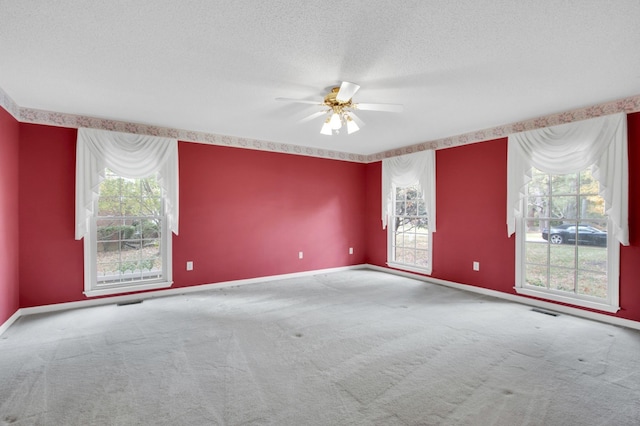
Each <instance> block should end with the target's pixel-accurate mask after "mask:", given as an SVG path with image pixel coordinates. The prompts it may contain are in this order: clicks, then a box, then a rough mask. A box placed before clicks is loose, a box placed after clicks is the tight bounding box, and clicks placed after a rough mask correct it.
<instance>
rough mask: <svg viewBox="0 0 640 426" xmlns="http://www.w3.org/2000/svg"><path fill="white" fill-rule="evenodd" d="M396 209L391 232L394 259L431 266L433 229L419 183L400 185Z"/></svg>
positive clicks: (399, 261) (409, 263) (395, 260)
mask: <svg viewBox="0 0 640 426" xmlns="http://www.w3.org/2000/svg"><path fill="white" fill-rule="evenodd" d="M395 195H396V199H395V202H394V206H395V211H394V212H393V217H392V218H391V223H392V226H389V231H390V232H391V233H392V234H393V235H389V241H390V242H391V247H390V249H389V250H390V251H389V260H390V261H392V262H397V263H402V264H405V265H413V266H419V267H428V264H429V229H428V224H427V217H426V213H427V212H426V207H425V203H424V200H423V199H422V192H421V191H418V190H417V187H416V186H411V187H402V188H396V191H395Z"/></svg>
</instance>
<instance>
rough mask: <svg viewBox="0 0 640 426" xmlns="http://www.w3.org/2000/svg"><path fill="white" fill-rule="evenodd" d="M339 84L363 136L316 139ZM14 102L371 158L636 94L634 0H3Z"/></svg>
mask: <svg viewBox="0 0 640 426" xmlns="http://www.w3.org/2000/svg"><path fill="white" fill-rule="evenodd" d="M343 80H347V81H351V82H355V83H357V84H359V85H361V89H360V91H359V92H358V93H357V94H356V96H355V97H354V100H355V101H356V102H375V103H378V102H379V103H399V104H403V105H404V112H403V113H399V114H395V113H385V112H373V111H361V112H359V113H358V115H359V116H360V118H361V119H362V120H363V121H364V122H365V123H366V126H364V127H363V128H362V130H361V131H360V132H358V133H355V134H352V135H347V134H346V132H343V133H341V134H339V135H337V136H324V135H320V134H319V130H320V127H321V124H322V118H318V119H316V120H313V121H311V122H307V123H303V124H300V123H297V122H296V120H298V119H300V118H302V117H305V116H306V115H309V114H311V113H313V112H315V111H317V107H315V106H313V105H306V104H295V103H284V102H277V101H275V98H276V97H288V98H300V99H306V100H318V101H320V100H321V99H322V97H323V96H324V94H325V93H326V91H327V89H329V88H330V87H331V86H334V85H337V84H339V82H340V81H343ZM0 88H2V89H3V90H4V91H5V92H6V93H7V94H8V95H9V96H10V97H11V98H12V99H13V100H14V101H15V102H16V103H17V104H18V105H19V106H20V107H24V108H33V109H41V110H46V111H54V112H61V113H67V114H80V115H86V116H93V117H98V118H108V119H114V120H122V121H128V122H134V123H143V124H151V125H159V126H166V127H172V128H177V129H185V130H193V131H198V132H208V133H213V134H218V135H229V136H236V137H244V138H252V139H258V140H262V141H266V142H279V143H287V144H293V145H298V146H308V147H315V148H322V149H329V150H336V151H342V152H348V153H356V154H364V155H368V154H372V153H378V152H381V151H385V150H389V149H394V148H399V147H404V146H408V145H413V144H416V143H420V142H425V141H430V140H435V139H439V138H443V137H448V136H454V135H459V134H462V133H467V132H472V131H475V130H479V129H486V128H490V127H494V126H499V125H503V124H508V123H513V122H516V121H520V120H526V119H531V118H535V117H538V116H541V115H544V114H551V113H556V112H561V111H566V110H570V109H575V108H581V107H585V106H589V105H594V104H598V103H602V102H607V101H611V100H615V99H620V98H623V97H626V96H632V95H638V94H640V1H638V0H618V1H611V2H606V1H601V0H576V1H568V0H566V1H558V0H535V1H513V0H490V1H478V0H456V1H449V0H442V1H380V0H378V1H371V0H367V1H364V0H362V1H350V2H344V1H334V0H323V1H285V0H268V1H267V0H264V1H262V0H251V1H248V0H246V1H237V0H235V1H228V0H227V1H212V0H184V1H180V2H177V1H167V0H139V1H131V0H111V1H108V2H107V1H104V2H86V1H81V0H75V1H74V0H58V1H45V0H30V1H19V0H0Z"/></svg>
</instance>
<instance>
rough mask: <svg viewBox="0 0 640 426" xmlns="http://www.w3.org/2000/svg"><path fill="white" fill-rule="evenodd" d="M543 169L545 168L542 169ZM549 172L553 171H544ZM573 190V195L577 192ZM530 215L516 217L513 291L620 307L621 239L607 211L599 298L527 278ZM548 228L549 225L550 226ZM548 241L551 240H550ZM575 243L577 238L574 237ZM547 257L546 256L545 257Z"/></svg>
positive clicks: (607, 308)
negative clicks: (604, 274)
mask: <svg viewBox="0 0 640 426" xmlns="http://www.w3.org/2000/svg"><path fill="white" fill-rule="evenodd" d="M543 173H544V172H543ZM546 174H548V175H552V174H549V173H546ZM579 195H580V194H579V193H576V196H579ZM526 201H527V198H526V197H523V198H521V199H520V203H521V206H520V208H521V211H526V206H525V203H526ZM528 219H529V218H528V217H526V215H525V217H521V216H518V217H516V218H515V221H516V232H515V234H516V265H515V266H516V268H515V269H516V280H515V281H516V282H515V287H514V289H515V291H516V293H518V294H522V295H525V296H531V297H536V298H539V299H544V300H550V301H554V302H560V303H565V304H570V305H574V306H580V307H583V308H589V309H594V310H598V311H604V312H609V313H616V312H618V311H619V310H620V243H619V241H618V240H617V239H616V238H615V225H614V223H613V221H612V220H611V218H610V217H609V216H608V215H607V217H606V224H607V249H606V250H607V296H606V297H605V298H599V297H594V296H588V295H581V294H577V293H574V294H571V293H569V292H565V291H562V290H556V289H549V288H541V287H538V286H534V285H531V284H527V282H526V239H527V238H526V234H527V233H526V223H527V220H528ZM581 221H585V222H588V221H589V219H588V218H583V219H581V218H576V223H577V225H579V224H580V222H581ZM549 228H550V227H549ZM549 244H550V243H549ZM575 244H576V245H577V244H578V242H577V241H576V243H575ZM547 261H549V259H548V260H547Z"/></svg>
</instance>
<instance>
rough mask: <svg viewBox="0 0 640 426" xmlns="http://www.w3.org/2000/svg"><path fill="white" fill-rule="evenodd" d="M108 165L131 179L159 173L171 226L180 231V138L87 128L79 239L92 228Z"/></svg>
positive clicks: (80, 162) (79, 153) (80, 160)
mask: <svg viewBox="0 0 640 426" xmlns="http://www.w3.org/2000/svg"><path fill="white" fill-rule="evenodd" d="M105 168H109V169H110V170H112V171H113V172H115V173H116V174H118V175H120V176H123V177H126V178H130V179H140V178H145V177H149V176H153V175H155V176H156V177H157V179H158V183H159V184H160V187H161V188H162V194H163V199H164V209H165V215H166V216H167V221H168V229H169V230H170V231H172V232H173V233H175V234H176V235H177V234H178V141H177V140H176V139H169V138H161V137H156V136H146V135H134V134H129V133H119V132H110V131H106V130H96V129H84V128H83V129H78V141H77V146H76V240H79V239H81V238H83V237H84V236H85V235H86V234H87V232H88V231H89V221H90V219H91V217H92V216H93V215H94V214H95V212H94V204H95V203H94V202H95V200H97V199H98V196H99V191H100V182H102V181H103V180H104V179H105Z"/></svg>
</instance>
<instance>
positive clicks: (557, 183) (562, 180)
mask: <svg viewBox="0 0 640 426" xmlns="http://www.w3.org/2000/svg"><path fill="white" fill-rule="evenodd" d="M577 190H578V175H577V174H575V173H571V174H567V175H552V176H551V192H552V193H553V194H554V195H562V194H575V193H576V191H577Z"/></svg>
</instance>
